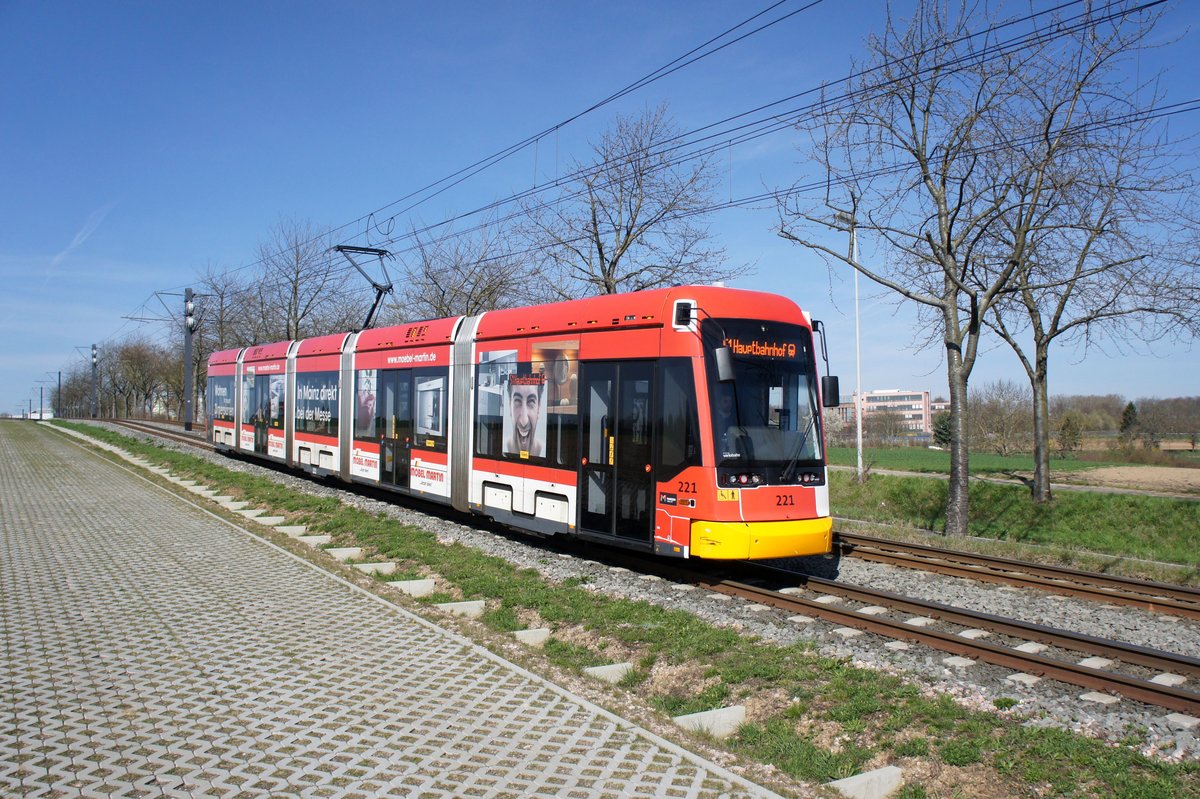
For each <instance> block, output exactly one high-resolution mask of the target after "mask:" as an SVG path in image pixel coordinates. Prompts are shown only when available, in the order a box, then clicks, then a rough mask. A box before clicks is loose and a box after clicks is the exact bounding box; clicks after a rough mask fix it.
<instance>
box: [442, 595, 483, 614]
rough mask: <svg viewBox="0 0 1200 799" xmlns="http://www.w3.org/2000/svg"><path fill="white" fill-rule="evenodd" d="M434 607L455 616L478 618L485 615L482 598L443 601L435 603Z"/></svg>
mask: <svg viewBox="0 0 1200 799" xmlns="http://www.w3.org/2000/svg"><path fill="white" fill-rule="evenodd" d="M434 607H436V608H438V609H439V610H444V611H446V612H447V613H450V614H452V615H455V616H465V617H467V618H468V619H477V618H479V617H480V616H482V615H483V600H482V599H474V600H470V601H467V602H443V603H442V604H440V605H434Z"/></svg>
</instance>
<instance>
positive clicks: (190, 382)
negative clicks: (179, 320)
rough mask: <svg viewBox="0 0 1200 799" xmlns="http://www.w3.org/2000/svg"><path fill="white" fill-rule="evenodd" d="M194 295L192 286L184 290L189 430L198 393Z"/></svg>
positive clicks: (185, 404)
mask: <svg viewBox="0 0 1200 799" xmlns="http://www.w3.org/2000/svg"><path fill="white" fill-rule="evenodd" d="M194 297H195V295H194V294H192V290H191V289H190V288H187V289H184V290H183V429H184V430H187V431H189V432H190V431H191V429H192V420H193V419H194V418H195V417H194V416H193V409H192V397H193V396H194V395H195V393H196V386H195V375H193V374H192V331H193V330H195V329H196V313H195V312H196V302H195V299H194Z"/></svg>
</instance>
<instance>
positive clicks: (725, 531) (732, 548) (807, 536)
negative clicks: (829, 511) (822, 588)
mask: <svg viewBox="0 0 1200 799" xmlns="http://www.w3.org/2000/svg"><path fill="white" fill-rule="evenodd" d="M832 545H833V519H831V518H824V519H798V520H793V521H785V522H704V521H693V522H692V547H691V554H692V556H694V557H698V558H712V559H714V560H759V559H762V558H793V557H799V556H801V555H824V554H825V553H827V552H829V550H830V547H831V546H832Z"/></svg>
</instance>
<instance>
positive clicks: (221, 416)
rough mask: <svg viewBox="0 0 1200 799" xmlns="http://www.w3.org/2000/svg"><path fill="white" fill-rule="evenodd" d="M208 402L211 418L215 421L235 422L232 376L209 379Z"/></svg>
mask: <svg viewBox="0 0 1200 799" xmlns="http://www.w3.org/2000/svg"><path fill="white" fill-rule="evenodd" d="M207 402H208V409H209V416H210V418H212V419H213V420H214V421H219V422H232V421H234V418H233V376H232V375H228V376H221V377H210V378H208V397H207Z"/></svg>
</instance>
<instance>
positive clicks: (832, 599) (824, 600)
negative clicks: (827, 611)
mask: <svg viewBox="0 0 1200 799" xmlns="http://www.w3.org/2000/svg"><path fill="white" fill-rule="evenodd" d="M813 601H815V602H820V603H821V604H822V605H836V604H837V603H838V602H841V601H842V598H841V597H840V596H834V595H833V594H824V595H822V596H819V597H817V598H816V599H815V600H813Z"/></svg>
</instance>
